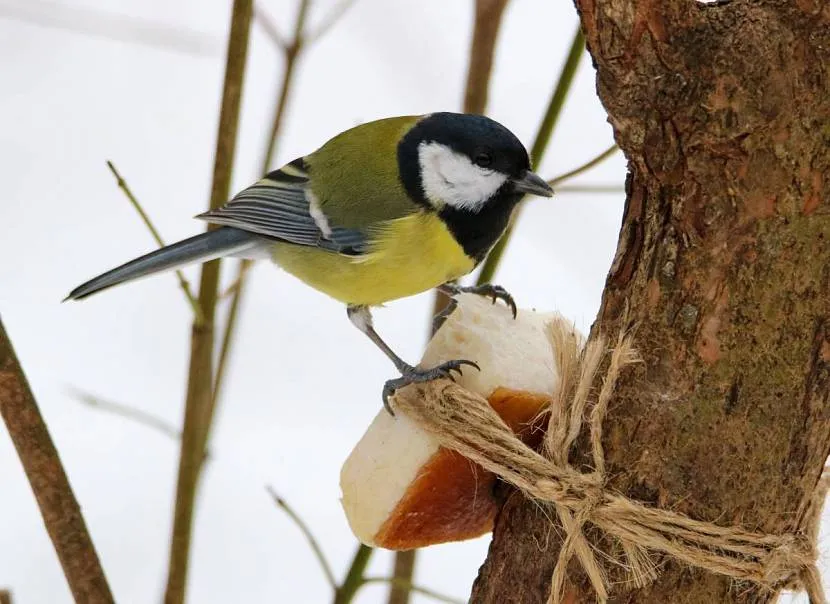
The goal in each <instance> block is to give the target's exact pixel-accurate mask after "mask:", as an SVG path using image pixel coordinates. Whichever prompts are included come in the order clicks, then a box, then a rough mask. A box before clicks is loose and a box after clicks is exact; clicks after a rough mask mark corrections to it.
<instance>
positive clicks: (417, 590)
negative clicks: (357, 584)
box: [363, 577, 464, 604]
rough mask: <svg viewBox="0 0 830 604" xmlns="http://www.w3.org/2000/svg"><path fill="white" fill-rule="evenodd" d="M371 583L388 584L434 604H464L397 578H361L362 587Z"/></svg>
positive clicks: (462, 601)
mask: <svg viewBox="0 0 830 604" xmlns="http://www.w3.org/2000/svg"><path fill="white" fill-rule="evenodd" d="M371 583H389V584H390V585H394V586H395V587H397V588H398V589H401V590H403V591H406V592H408V593H413V594H421V595H422V596H426V597H427V598H432V599H433V600H435V601H436V602H446V603H447V604H464V600H458V599H456V598H452V597H450V596H446V595H444V594H442V593H438V592H437V591H435V590H432V589H429V588H428V587H421V586H420V585H415V584H413V583H410V582H409V581H406V580H404V579H400V578H398V577H364V578H363V585H369V584H371Z"/></svg>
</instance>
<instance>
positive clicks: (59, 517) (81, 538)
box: [0, 321, 114, 604]
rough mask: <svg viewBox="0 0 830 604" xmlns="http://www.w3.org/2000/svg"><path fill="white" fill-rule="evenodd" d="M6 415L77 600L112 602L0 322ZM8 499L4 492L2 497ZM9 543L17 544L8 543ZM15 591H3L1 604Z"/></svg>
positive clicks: (0, 391)
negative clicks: (4, 496)
mask: <svg viewBox="0 0 830 604" xmlns="http://www.w3.org/2000/svg"><path fill="white" fill-rule="evenodd" d="M0 416H2V418H3V421H4V422H5V424H6V428H7V429H8V431H9V436H10V437H11V440H12V443H14V448H15V449H16V450H17V454H18V456H19V457H20V463H21V464H22V465H23V470H24V471H25V472H26V478H28V479H29V486H31V487H32V492H33V493H34V495H35V499H36V500H37V505H38V507H39V508H40V515H41V517H42V518H43V524H44V525H45V527H46V532H47V533H49V538H50V539H51V540H52V546H53V547H54V548H55V553H56V554H57V555H58V559H59V560H60V563H61V567H62V568H63V574H64V575H65V576H66V582H67V583H68V584H69V589H70V590H71V591H72V596H73V598H74V599H75V601H76V602H83V603H85V604H110V603H111V602H114V600H113V598H112V592H111V591H110V587H109V585H108V584H107V578H106V577H105V576H104V570H103V569H102V568H101V562H100V560H99V559H98V553H97V552H96V551H95V546H94V545H93V543H92V538H91V537H90V536H89V531H88V530H87V527H86V522H85V521H84V517H83V515H82V514H81V506H80V505H78V500H77V499H75V494H74V493H73V492H72V487H71V486H70V484H69V479H68V478H67V477H66V472H65V471H64V469H63V465H62V464H61V460H60V456H59V455H58V451H57V449H55V443H54V442H52V437H51V435H50V434H49V429H48V428H47V427H46V422H44V421H43V416H42V415H41V414H40V409H39V408H38V405H37V401H35V397H34V395H33V394H32V389H31V388H30V387H29V382H28V380H27V379H26V375H25V374H24V373H23V368H22V367H21V366H20V362H19V361H18V360H17V355H16V354H15V352H14V347H13V346H12V343H11V340H9V337H8V335H7V334H6V330H5V328H4V327H3V322H2V321H0ZM0 501H2V496H0ZM6 543H7V544H8V546H9V547H12V546H13V544H11V543H8V541H7V542H6ZM5 603H9V604H10V603H11V593H10V592H9V591H7V590H0V604H5Z"/></svg>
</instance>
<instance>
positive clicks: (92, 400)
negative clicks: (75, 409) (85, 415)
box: [71, 388, 181, 441]
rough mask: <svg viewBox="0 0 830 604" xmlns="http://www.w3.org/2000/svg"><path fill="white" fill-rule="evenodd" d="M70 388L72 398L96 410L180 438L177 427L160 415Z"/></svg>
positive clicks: (175, 438)
mask: <svg viewBox="0 0 830 604" xmlns="http://www.w3.org/2000/svg"><path fill="white" fill-rule="evenodd" d="M71 390H72V396H73V397H74V398H76V399H78V401H80V402H81V403H83V404H84V405H87V406H88V407H92V408H93V409H95V410H97V411H104V412H105V413H112V414H113V415H118V416H120V417H123V418H126V419H129V420H132V421H134V422H136V423H139V424H142V425H143V426H146V427H148V428H151V429H153V430H155V431H156V432H160V433H161V434H164V435H165V436H169V437H170V438H172V439H174V440H177V441H178V440H179V439H180V438H181V432H180V431H179V430H178V428H176V427H175V426H173V425H171V424H169V423H167V422H166V421H164V420H163V419H161V418H160V417H156V416H155V415H153V414H152V413H148V412H146V411H142V410H141V409H136V408H135V407H131V406H129V405H125V404H123V403H116V402H114V401H108V400H105V399H102V398H100V397H97V396H95V395H94V394H90V393H89V392H84V391H83V390H79V389H77V388H72V389H71Z"/></svg>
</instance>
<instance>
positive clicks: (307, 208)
mask: <svg viewBox="0 0 830 604" xmlns="http://www.w3.org/2000/svg"><path fill="white" fill-rule="evenodd" d="M525 195H536V196H541V197H550V196H552V195H553V190H552V188H551V187H550V185H549V184H548V183H547V182H546V181H545V180H544V179H542V178H541V177H539V176H538V175H537V174H536V173H534V172H533V171H532V170H531V166H530V157H529V155H528V152H527V149H526V148H525V147H524V145H523V144H522V143H521V141H520V140H519V139H518V137H517V136H516V135H515V134H513V132H511V131H510V130H509V129H508V128H506V127H505V126H503V125H502V124H501V123H499V122H497V121H495V120H493V119H491V118H489V117H486V116H484V115H478V114H469V113H453V112H435V113H428V114H423V115H408V116H399V117H388V118H382V119H378V120H374V121H369V122H365V123H363V124H359V125H357V126H354V127H352V128H350V129H348V130H345V131H343V132H341V133H340V134H338V135H336V136H334V137H333V138H331V139H330V140H328V141H327V142H325V143H324V144H323V145H322V146H320V147H319V148H318V149H317V150H316V151H314V152H312V153H311V154H309V155H305V156H302V157H299V158H297V159H294V160H293V161H291V162H289V163H287V164H285V165H284V166H282V167H281V168H279V169H277V170H274V171H271V172H269V173H268V174H266V175H265V176H264V177H262V178H261V179H259V180H258V181H256V182H254V183H253V184H252V185H250V186H249V187H247V188H245V189H243V190H241V191H240V192H238V193H237V194H236V195H235V196H233V197H232V198H231V199H230V200H229V201H228V202H227V203H225V204H224V205H222V206H220V207H218V208H215V209H211V210H209V211H207V212H205V213H203V214H199V215H198V216H196V218H198V219H201V220H203V221H206V222H207V223H208V224H209V225H210V227H209V229H208V230H207V231H206V232H203V233H201V234H198V235H195V236H193V237H189V238H187V239H184V240H182V241H179V242H177V243H173V244H171V245H167V246H165V247H162V248H160V249H157V250H155V251H152V252H150V253H148V254H145V255H143V256H140V257H138V258H136V259H134V260H131V261H129V262H127V263H125V264H122V265H121V266H118V267H116V268H113V269H112V270H109V271H107V272H105V273H103V274H101V275H99V276H98V277H95V278H94V279H91V280H89V281H87V282H86V283H83V284H81V285H79V286H78V287H76V288H75V289H73V290H72V291H71V292H70V293H69V295H68V296H67V297H66V299H65V300H80V299H83V298H86V297H88V296H91V295H92V294H95V293H97V292H100V291H102V290H105V289H108V288H110V287H113V286H115V285H118V284H121V283H124V282H126V281H131V280H134V279H138V278H141V277H146V276H148V275H151V274H155V273H159V272H162V271H168V270H173V269H177V268H180V267H182V266H184V265H188V264H192V263H203V262H208V261H210V260H214V259H216V258H220V257H227V256H232V257H238V258H250V259H257V258H263V257H266V258H269V259H270V260H271V261H272V262H273V263H274V264H276V265H277V266H279V267H280V268H282V269H283V270H285V271H286V272H288V273H289V274H291V275H293V276H294V277H296V278H298V279H299V280H300V281H303V282H304V283H306V284H307V285H309V286H311V287H312V288H314V289H316V290H318V291H320V292H323V293H324V294H326V295H328V296H330V297H332V298H334V299H336V300H338V301H340V302H342V303H344V304H345V305H346V311H347V315H348V318H349V319H350V320H351V322H352V323H353V324H354V325H355V326H356V327H357V328H358V329H359V330H360V331H361V332H363V333H364V334H365V335H366V336H367V337H368V338H369V339H370V340H371V341H372V342H373V343H374V344H375V345H376V346H377V347H378V348H379V349H380V350H381V351H382V352H383V353H384V354H385V355H386V356H387V357H388V358H389V359H390V360H391V361H392V363H393V364H394V366H395V368H396V369H397V371H398V373H399V374H400V377H398V378H395V379H391V380H389V381H387V382H386V383H385V384H384V387H383V392H382V400H383V404H384V406H385V407H386V408H387V410H389V411H390V412H391V408H390V407H389V397H390V396H391V395H392V394H393V393H394V392H395V391H396V390H397V389H399V388H401V387H403V386H405V385H407V384H411V383H415V382H425V381H430V380H433V379H436V378H439V377H450V378H451V377H452V372H453V371H456V372H461V368H462V367H463V366H471V367H474V368H478V366H477V365H476V364H475V363H474V362H473V361H470V360H466V359H457V360H450V361H448V362H445V363H442V364H440V365H437V366H435V367H428V368H422V367H417V366H413V365H410V364H408V363H406V362H405V361H404V360H403V359H402V358H401V357H400V356H398V355H397V354H396V353H395V352H394V351H393V350H392V348H391V347H390V346H389V345H387V344H386V342H385V341H384V340H383V339H381V337H380V335H379V334H378V333H377V331H376V330H375V328H374V325H373V322H372V313H371V309H372V307H377V306H381V305H383V304H385V303H387V302H390V301H393V300H397V299H400V298H405V297H408V296H412V295H415V294H418V293H421V292H424V291H427V290H430V289H433V288H438V289H439V290H441V291H444V292H445V293H447V294H449V295H451V296H453V295H457V294H459V293H463V292H471V293H476V294H481V295H487V296H490V297H492V299H493V302H494V303H495V301H496V300H497V299H502V300H503V301H504V302H506V303H507V304H508V305H509V306H510V307H511V308H512V311H513V314H514V316H515V314H516V307H515V303H514V302H513V299H512V297H511V296H510V295H509V294H508V293H507V292H506V291H505V290H504V289H503V288H501V287H499V286H495V285H489V284H487V285H483V286H461V285H457V284H456V281H457V279H459V278H460V277H462V276H464V275H466V274H468V273H470V272H471V271H473V269H475V267H476V266H478V265H479V264H480V263H481V262H482V260H484V258H485V257H486V256H487V254H488V252H489V251H490V249H491V248H492V247H493V246H494V245H495V244H496V242H497V241H498V240H499V238H500V237H501V236H502V235H503V234H504V232H505V230H506V228H507V226H508V224H509V223H510V219H511V216H512V214H513V211H514V210H515V208H516V206H517V204H518V203H519V202H520V201H521V200H522V199H523V198H524V196H525Z"/></svg>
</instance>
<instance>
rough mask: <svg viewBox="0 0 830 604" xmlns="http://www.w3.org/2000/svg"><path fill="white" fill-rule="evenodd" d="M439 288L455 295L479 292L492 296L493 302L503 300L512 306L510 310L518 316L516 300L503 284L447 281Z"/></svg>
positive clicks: (478, 293)
mask: <svg viewBox="0 0 830 604" xmlns="http://www.w3.org/2000/svg"><path fill="white" fill-rule="evenodd" d="M438 289H440V290H441V291H443V292H444V293H445V294H448V295H450V296H454V295H456V294H477V295H479V296H487V297H488V298H492V300H493V304H495V303H496V300H501V301H503V302H504V303H505V304H507V306H508V307H509V308H510V311H511V312H512V313H513V318H514V319H515V318H516V313H517V309H516V302H515V300H513V296H511V295H510V294H509V293H508V291H507V290H506V289H504V288H503V287H502V286H501V285H492V284H490V283H485V284H483V285H456V284H455V283H445V284H444V285H442V286H440V287H439V288H438Z"/></svg>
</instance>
